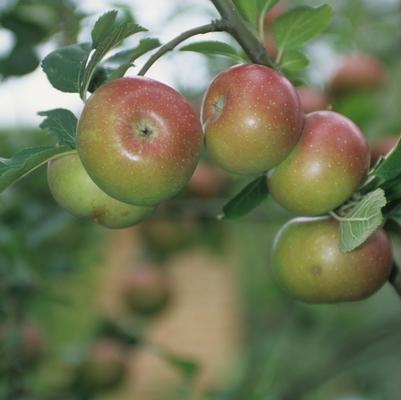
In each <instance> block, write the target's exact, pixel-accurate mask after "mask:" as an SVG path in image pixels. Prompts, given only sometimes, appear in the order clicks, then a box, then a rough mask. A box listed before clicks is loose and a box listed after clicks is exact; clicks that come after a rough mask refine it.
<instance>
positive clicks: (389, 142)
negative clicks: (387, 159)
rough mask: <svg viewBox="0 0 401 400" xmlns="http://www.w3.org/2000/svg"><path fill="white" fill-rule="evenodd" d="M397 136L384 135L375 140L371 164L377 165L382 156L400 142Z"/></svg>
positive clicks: (372, 147)
mask: <svg viewBox="0 0 401 400" xmlns="http://www.w3.org/2000/svg"><path fill="white" fill-rule="evenodd" d="M398 139H399V138H398V137H396V136H384V137H381V138H380V139H378V140H377V141H376V142H374V143H373V144H372V146H371V152H370V154H371V159H372V161H371V164H372V165H375V164H376V163H377V162H378V161H379V158H380V157H384V156H386V155H387V154H388V153H390V151H392V150H393V149H394V148H395V146H396V145H397V143H398Z"/></svg>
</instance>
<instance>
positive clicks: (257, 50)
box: [210, 0, 275, 68]
mask: <svg viewBox="0 0 401 400" xmlns="http://www.w3.org/2000/svg"><path fill="white" fill-rule="evenodd" d="M210 1H211V2H212V3H213V5H214V6H215V7H216V9H217V11H218V12H219V14H220V15H221V17H222V18H223V21H224V22H225V24H226V31H227V32H228V33H230V34H231V35H232V36H233V37H234V39H236V40H237V42H238V43H239V44H240V46H241V47H242V48H243V49H244V51H245V53H246V54H247V55H248V57H249V58H250V60H251V61H252V62H254V63H256V64H262V65H266V66H268V67H271V68H275V65H274V62H273V60H272V59H271V58H270V56H269V55H268V54H267V51H266V49H265V47H264V46H263V44H262V43H261V42H260V40H259V39H258V38H257V36H256V35H255V33H254V31H253V30H252V28H251V27H250V26H249V24H248V23H247V22H246V21H245V20H244V19H243V18H242V17H241V15H240V14H239V12H238V10H237V8H236V7H235V5H234V3H233V2H232V0H210Z"/></svg>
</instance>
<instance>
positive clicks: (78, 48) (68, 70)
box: [42, 43, 91, 93]
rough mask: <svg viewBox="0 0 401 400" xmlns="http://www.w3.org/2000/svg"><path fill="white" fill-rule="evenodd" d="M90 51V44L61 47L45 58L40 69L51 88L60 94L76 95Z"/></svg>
mask: <svg viewBox="0 0 401 400" xmlns="http://www.w3.org/2000/svg"><path fill="white" fill-rule="evenodd" d="M90 51H91V46H90V43H80V44H74V45H71V46H66V47H62V48H60V49H57V50H55V51H53V52H51V53H50V54H49V55H48V56H47V57H45V58H44V59H43V61H42V69H43V71H44V72H45V74H46V75H47V79H48V80H49V82H50V83H51V84H52V85H53V87H55V88H56V89H58V90H61V91H62V92H67V93H78V92H79V91H80V87H81V79H82V72H83V69H84V67H85V64H86V62H87V60H88V57H89V53H90Z"/></svg>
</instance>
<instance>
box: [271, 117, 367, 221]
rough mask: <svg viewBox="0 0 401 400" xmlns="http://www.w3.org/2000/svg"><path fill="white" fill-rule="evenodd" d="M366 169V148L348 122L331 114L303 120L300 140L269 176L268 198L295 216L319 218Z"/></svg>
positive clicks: (350, 189) (344, 197) (341, 199)
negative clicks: (269, 193) (269, 196)
mask: <svg viewBox="0 0 401 400" xmlns="http://www.w3.org/2000/svg"><path fill="white" fill-rule="evenodd" d="M369 163H370V152H369V147H368V144H367V142H366V140H365V138H364V137H363V135H362V133H361V132H360V130H359V129H358V127H357V126H356V125H355V124H354V123H353V122H352V121H350V120H349V119H348V118H346V117H344V116H342V115H340V114H337V113H335V112H331V111H317V112H314V113H311V114H308V115H307V116H306V120H305V126H304V130H303V134H302V136H301V139H300V140H299V142H298V143H297V145H296V146H295V147H294V149H293V150H292V152H291V153H290V154H289V156H288V157H287V158H286V159H285V160H284V161H283V162H282V163H281V164H280V165H278V166H277V167H276V168H275V169H274V170H272V171H271V173H270V174H269V176H268V186H269V190H270V192H271V194H272V196H273V198H274V199H275V200H276V201H277V202H278V203H279V204H281V205H282V206H283V207H285V208H287V209H288V210H289V211H292V212H294V213H295V214H298V215H320V214H324V213H327V212H329V211H331V210H333V209H335V208H337V207H338V206H340V205H341V204H342V203H344V202H345V201H346V200H347V199H348V198H349V197H350V196H351V195H352V194H353V193H354V192H355V190H356V189H357V188H358V186H359V185H360V184H361V182H362V180H363V178H364V177H365V175H366V173H367V171H368V169H369Z"/></svg>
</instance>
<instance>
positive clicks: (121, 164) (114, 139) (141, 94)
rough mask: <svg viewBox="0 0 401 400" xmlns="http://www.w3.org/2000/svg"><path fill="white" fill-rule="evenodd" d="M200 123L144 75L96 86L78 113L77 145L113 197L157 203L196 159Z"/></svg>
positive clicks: (182, 178) (176, 96)
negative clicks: (79, 115)
mask: <svg viewBox="0 0 401 400" xmlns="http://www.w3.org/2000/svg"><path fill="white" fill-rule="evenodd" d="M201 147H202V129H201V126H200V121H199V118H198V117H197V116H196V113H195V112H194V110H193V109H192V107H191V106H190V104H189V103H188V102H187V101H186V100H185V99H184V97H183V96H181V95H180V94H179V93H178V92H176V91H175V90H174V89H172V88H170V87H168V86H166V85H164V84H162V83H160V82H157V81H154V80H151V79H147V78H143V77H135V78H121V79H117V80H114V81H112V82H110V83H107V84H105V85H103V86H101V87H100V88H99V89H97V90H96V91H95V92H94V93H93V94H92V95H91V97H90V98H89V99H88V101H87V103H86V105H85V107H84V109H83V111H82V115H81V117H80V119H79V123H78V130H77V149H78V153H79V156H80V158H81V160H82V163H83V165H84V166H85V169H86V170H87V172H88V174H89V176H90V177H91V178H92V179H93V181H94V182H95V183H96V185H98V186H99V187H100V188H101V189H102V190H103V191H104V192H106V193H107V194H108V195H110V196H112V197H113V198H115V199H117V200H120V201H123V202H126V203H130V204H134V205H138V206H151V205H155V204H159V203H160V202H162V201H163V200H166V199H168V198H170V197H172V196H174V195H175V194H177V193H178V192H179V191H180V190H181V189H182V188H183V187H184V186H185V184H186V183H187V181H188V180H189V179H190V177H191V175H192V173H193V171H194V170H195V167H196V165H197V163H198V160H199V155H200V150H201Z"/></svg>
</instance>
